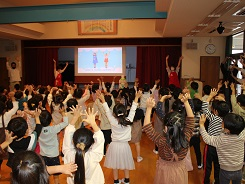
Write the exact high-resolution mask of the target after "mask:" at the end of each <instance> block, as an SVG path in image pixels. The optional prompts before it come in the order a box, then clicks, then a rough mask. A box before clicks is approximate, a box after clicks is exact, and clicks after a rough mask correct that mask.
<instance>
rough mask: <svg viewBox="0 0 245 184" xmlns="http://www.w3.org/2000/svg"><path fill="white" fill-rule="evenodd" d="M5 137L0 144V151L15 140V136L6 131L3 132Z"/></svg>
mask: <svg viewBox="0 0 245 184" xmlns="http://www.w3.org/2000/svg"><path fill="white" fill-rule="evenodd" d="M5 136H6V138H5V141H4V142H3V143H2V144H0V147H1V149H2V150H3V149H5V148H7V147H8V145H10V144H11V143H12V142H13V140H14V139H16V138H17V136H13V133H12V132H9V131H8V130H5ZM1 149H0V155H1ZM3 152H4V151H3Z"/></svg>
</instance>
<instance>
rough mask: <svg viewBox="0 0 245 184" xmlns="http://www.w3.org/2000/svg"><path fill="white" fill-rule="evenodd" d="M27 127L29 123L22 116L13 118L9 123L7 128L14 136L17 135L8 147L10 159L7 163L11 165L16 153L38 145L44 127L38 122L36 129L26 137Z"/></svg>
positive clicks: (32, 148)
mask: <svg viewBox="0 0 245 184" xmlns="http://www.w3.org/2000/svg"><path fill="white" fill-rule="evenodd" d="M27 129H28V125H27V123H26V121H25V119H24V118H22V117H17V118H13V119H12V120H11V121H10V122H9V124H8V127H7V130H8V131H11V132H13V135H14V136H15V135H16V136H17V139H15V140H14V141H13V142H12V143H11V144H10V145H9V147H8V152H9V159H8V162H7V165H8V166H9V167H11V166H12V161H13V158H14V156H15V154H16V153H18V152H21V151H25V150H34V149H35V147H36V142H37V138H38V136H39V134H40V132H41V130H42V127H41V125H39V124H37V126H36V129H35V131H34V132H33V133H32V134H31V135H30V136H28V137H24V136H25V134H26V131H27Z"/></svg>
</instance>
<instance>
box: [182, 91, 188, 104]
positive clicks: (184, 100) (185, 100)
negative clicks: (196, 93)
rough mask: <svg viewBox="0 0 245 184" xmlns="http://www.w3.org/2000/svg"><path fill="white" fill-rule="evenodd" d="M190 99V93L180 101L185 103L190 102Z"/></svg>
mask: <svg viewBox="0 0 245 184" xmlns="http://www.w3.org/2000/svg"><path fill="white" fill-rule="evenodd" d="M189 98H190V93H186V94H184V95H183V96H182V98H181V99H180V100H181V102H183V103H185V102H188V99H189Z"/></svg>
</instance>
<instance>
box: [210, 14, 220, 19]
mask: <svg viewBox="0 0 245 184" xmlns="http://www.w3.org/2000/svg"><path fill="white" fill-rule="evenodd" d="M208 17H211V18H218V17H220V14H217V15H215V14H210V15H208Z"/></svg>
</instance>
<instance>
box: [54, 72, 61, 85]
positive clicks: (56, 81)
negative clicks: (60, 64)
mask: <svg viewBox="0 0 245 184" xmlns="http://www.w3.org/2000/svg"><path fill="white" fill-rule="evenodd" d="M54 86H55V87H60V86H62V75H61V73H59V74H58V75H57V77H56V78H55V81H54Z"/></svg>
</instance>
